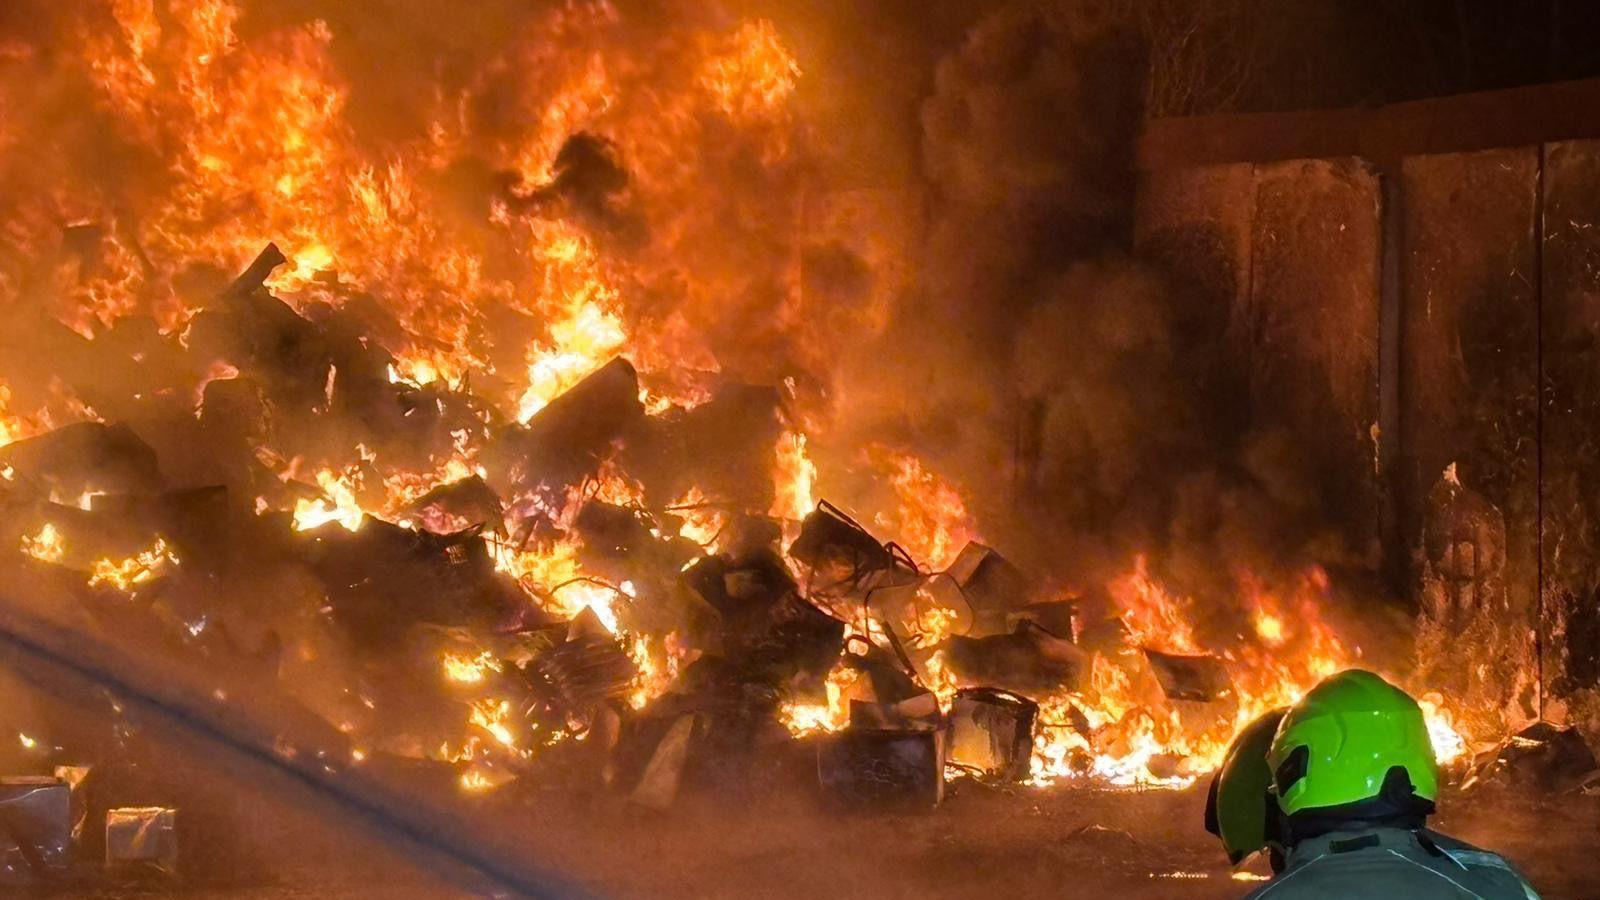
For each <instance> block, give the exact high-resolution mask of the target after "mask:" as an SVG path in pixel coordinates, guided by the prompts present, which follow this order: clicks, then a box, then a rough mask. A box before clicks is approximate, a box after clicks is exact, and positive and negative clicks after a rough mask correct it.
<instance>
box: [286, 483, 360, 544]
mask: <svg viewBox="0 0 1600 900" xmlns="http://www.w3.org/2000/svg"><path fill="white" fill-rule="evenodd" d="M316 479H317V487H318V489H319V490H320V491H321V494H320V496H317V497H314V498H302V499H301V500H299V501H298V502H296V503H295V507H294V527H295V530H296V531H309V530H311V529H313V528H320V527H322V526H323V525H326V524H328V523H329V522H338V523H339V525H340V526H342V527H344V528H345V529H347V530H349V531H356V530H359V529H360V528H361V520H362V519H363V518H365V517H366V511H365V510H363V509H362V508H361V503H360V501H358V500H357V499H356V491H357V489H358V487H359V481H360V475H359V474H357V473H352V472H343V473H341V472H335V471H332V470H330V469H323V470H321V471H319V472H317V474H316Z"/></svg>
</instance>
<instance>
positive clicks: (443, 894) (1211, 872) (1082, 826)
mask: <svg viewBox="0 0 1600 900" xmlns="http://www.w3.org/2000/svg"><path fill="white" fill-rule="evenodd" d="M1203 804H1204V795H1203V792H1202V791H1200V790H1199V789H1191V790H1188V791H1183V792H1173V791H1144V792H1133V791H1113V790H1108V789H1103V788H1094V787H1086V786H1071V785H1069V786H1060V787H1055V788H1050V789H1043V790H1036V789H1019V790H1017V791H1015V792H997V791H994V790H991V789H986V788H979V787H977V786H974V785H963V786H958V788H957V790H955V791H954V793H953V795H952V796H951V797H950V798H949V799H948V800H947V802H946V803H945V804H944V805H943V806H942V807H940V808H939V809H938V810H936V811H933V812H931V813H927V814H923V815H892V816H886V815H877V816H848V817H843V818H840V817H834V816H824V815H822V814H821V813H819V812H817V811H815V810H814V809H813V808H811V807H810V806H809V805H808V804H806V803H805V802H802V801H768V802H764V803H762V804H758V805H745V806H741V807H738V808H734V809H729V808H726V807H713V806H702V807H698V808H694V809H689V810H682V811H679V812H675V813H673V814H671V815H653V814H652V815H645V814H640V813H639V812H638V811H636V810H630V809H628V808H626V807H624V806H622V805H620V804H617V803H615V802H613V801H609V800H606V801H599V802H597V801H595V800H594V799H593V798H590V799H585V800H579V799H577V798H562V797H545V798H540V799H539V800H538V802H537V803H535V804H533V805H532V806H529V807H528V808H526V809H525V810H524V811H523V812H524V814H523V815H520V816H516V817H515V818H516V819H520V820H522V821H523V822H524V823H525V824H522V825H521V826H520V828H521V830H519V831H518V833H516V835H515V837H516V838H517V839H518V841H519V843H525V846H527V847H528V848H529V852H530V854H537V855H538V856H539V857H540V858H542V859H543V860H545V861H546V862H547V863H548V864H549V865H550V866H552V867H553V868H556V869H558V870H559V871H562V872H564V873H566V874H568V875H569V876H570V877H571V878H573V879H574V880H576V881H577V882H578V883H580V884H582V885H584V886H585V887H586V888H587V889H588V890H589V891H591V892H592V893H593V894H594V895H596V896H600V897H619V898H708V897H730V898H731V897H740V898H809V897H826V898H829V900H848V898H899V897H906V898H912V897H915V898H919V900H932V898H952V900H960V898H974V900H976V898H985V900H992V898H995V897H1002V898H1005V900H1025V898H1034V897H1039V898H1044V897H1050V898H1059V897H1071V896H1080V897H1120V898H1140V897H1149V898H1167V897H1172V898H1193V900H1211V898H1232V897H1238V896H1240V895H1242V894H1244V893H1246V892H1247V891H1248V890H1250V889H1251V888H1253V887H1255V886H1256V883H1255V882H1250V881H1243V880H1238V879H1236V878H1235V877H1233V873H1231V872H1230V870H1229V869H1228V867H1227V865H1226V862H1225V860H1224V859H1223V857H1222V855H1221V853H1220V851H1219V850H1218V848H1217V847H1216V845H1215V844H1214V843H1213V842H1212V839H1211V837H1210V836H1209V835H1207V834H1205V833H1204V831H1203V830H1202V829H1201V825H1200V822H1201V810H1202V808H1203ZM1443 806H1444V810H1445V812H1444V814H1443V815H1441V816H1440V817H1439V819H1438V820H1437V824H1438V826H1439V827H1440V828H1441V829H1442V830H1444V831H1447V832H1449V833H1451V834H1454V835H1456V836H1458V837H1461V838H1463V839H1466V840H1469V841H1472V842H1474V843H1477V844H1480V845H1483V846H1486V847H1491V848H1494V849H1496V850H1499V851H1501V852H1502V853H1504V854H1505V855H1506V856H1508V857H1510V858H1511V859H1512V860H1513V861H1514V862H1515V863H1517V865H1519V866H1520V867H1521V868H1522V869H1523V870H1524V871H1525V872H1526V874H1527V875H1528V877H1529V878H1530V880H1531V881H1532V882H1533V884H1534V885H1535V886H1536V887H1537V888H1538V889H1539V890H1540V891H1541V892H1542V894H1543V896H1545V897H1546V898H1553V900H1591V898H1600V877H1597V876H1596V875H1595V874H1593V872H1594V870H1593V868H1592V866H1593V862H1592V860H1593V852H1594V851H1593V847H1594V844H1595V838H1596V836H1597V835H1600V798H1593V797H1562V798H1553V799H1544V800H1539V801H1535V800H1532V799H1529V798H1526V797H1524V798H1515V797H1507V796H1494V797H1489V796H1472V797H1466V796H1459V795H1456V796H1450V797H1447V798H1446V799H1445V801H1444V804H1443ZM501 827H505V828H513V827H516V826H515V825H514V824H513V823H512V821H510V819H508V821H506V822H505V823H504V824H503V825H502V826H501ZM290 846H291V847H292V840H291V841H290ZM286 849H288V848H286ZM299 849H302V850H303V851H304V852H303V853H296V854H291V859H295V860H297V862H293V863H283V864H281V865H278V866H275V867H274V870H273V874H272V875H270V876H267V877H265V878H256V877H252V878H250V879H248V880H247V881H245V882H244V883H242V884H239V885H236V886H231V887H226V888H223V887H205V886H202V885H190V886H188V887H184V888H181V889H179V890H177V891H176V892H175V893H176V894H177V895H180V896H185V897H192V898H205V900H211V898H215V900H300V898H329V900H346V898H350V900H353V898H394V900H425V898H426V900H432V898H457V897H461V898H465V897H471V896H475V895H476V896H481V894H476V893H475V892H473V891H471V890H469V889H464V888H461V887H457V886H451V885H448V884H446V883H445V882H443V881H441V880H439V879H438V878H436V877H434V876H432V875H429V874H427V873H425V872H423V871H421V870H420V869H419V868H418V867H416V866H414V865H411V864H409V863H407V862H406V861H405V860H404V859H401V858H396V857H395V856H392V855H389V854H387V853H385V852H383V851H381V850H379V849H376V848H374V847H372V846H367V847H365V848H357V847H342V846H337V845H336V844H328V843H326V842H321V841H320V839H319V843H318V845H317V846H306V847H304V848H299ZM1250 871H1252V872H1255V873H1259V872H1261V871H1263V870H1262V869H1261V868H1260V867H1259V866H1256V867H1254V868H1252V869H1251V870H1250ZM162 893H166V892H165V891H163V892H162ZM54 896H74V897H96V898H113V897H127V896H150V894H149V893H148V892H141V891H132V890H128V889H109V888H99V889H92V890H91V889H76V890H68V891H65V892H62V891H56V892H54Z"/></svg>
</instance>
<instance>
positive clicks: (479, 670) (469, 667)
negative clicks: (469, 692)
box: [443, 650, 500, 684]
mask: <svg viewBox="0 0 1600 900" xmlns="http://www.w3.org/2000/svg"><path fill="white" fill-rule="evenodd" d="M443 664H444V676H445V677H446V678H448V679H449V680H451V681H454V682H458V683H460V684H481V683H482V682H483V681H484V680H485V679H487V678H488V677H489V673H490V672H498V671H500V661H499V660H498V659H495V658H494V654H492V653H490V652H489V651H487V650H485V651H483V652H482V653H479V654H478V655H477V656H464V655H462V654H459V653H446V654H445V655H444V659H443Z"/></svg>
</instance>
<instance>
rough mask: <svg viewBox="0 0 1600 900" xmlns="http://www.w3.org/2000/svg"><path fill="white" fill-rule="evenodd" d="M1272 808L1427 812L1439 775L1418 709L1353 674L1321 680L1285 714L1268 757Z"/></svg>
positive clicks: (1376, 680)
mask: <svg viewBox="0 0 1600 900" xmlns="http://www.w3.org/2000/svg"><path fill="white" fill-rule="evenodd" d="M1268 763H1269V764H1270V765H1271V766H1272V771H1273V773H1274V781H1275V783H1276V788H1277V794H1278V806H1279V808H1280V809H1282V810H1283V812H1284V814H1285V815H1287V816H1290V817H1291V821H1293V817H1295V816H1296V815H1297V814H1301V813H1309V814H1314V815H1317V816H1321V817H1329V818H1376V817H1378V816H1380V815H1387V814H1396V813H1417V812H1420V813H1423V814H1427V813H1430V812H1432V811H1433V801H1434V800H1435V799H1437V798H1438V796H1439V771H1438V766H1437V764H1436V763H1435V762H1434V758H1433V744H1432V743H1431V742H1430V741H1429V740H1428V726H1427V723H1426V722H1425V721H1424V720H1423V717H1422V709H1421V707H1419V706H1417V701H1415V700H1413V699H1411V695H1409V694H1407V693H1406V692H1405V691H1402V690H1401V689H1399V688H1397V687H1395V686H1394V685H1392V684H1390V683H1389V682H1387V681H1384V680H1383V679H1382V678H1381V677H1379V676H1377V675H1374V674H1373V673H1371V672H1365V671H1362V670H1360V669H1351V670H1349V671H1345V672H1340V673H1339V674H1337V675H1333V676H1331V677H1329V678H1326V679H1324V680H1323V682H1322V683H1321V684H1319V685H1317V686H1316V687H1315V688H1313V689H1312V690H1311V692H1310V693H1309V694H1306V695H1305V697H1304V698H1302V699H1301V701H1300V702H1299V703H1297V704H1295V705H1294V707H1293V708H1292V709H1290V710H1289V713H1288V715H1286V716H1284V718H1283V722H1282V723H1281V724H1279V726H1278V733H1277V736H1276V737H1275V738H1274V739H1273V741H1272V750H1271V752H1270V753H1269V754H1268Z"/></svg>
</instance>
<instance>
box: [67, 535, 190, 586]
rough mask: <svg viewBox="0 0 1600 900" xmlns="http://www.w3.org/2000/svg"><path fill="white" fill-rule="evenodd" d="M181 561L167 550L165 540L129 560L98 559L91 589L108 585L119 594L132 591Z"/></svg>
mask: <svg viewBox="0 0 1600 900" xmlns="http://www.w3.org/2000/svg"><path fill="white" fill-rule="evenodd" d="M177 563H178V558H177V556H175V555H174V554H173V553H172V550H171V549H170V548H168V547H167V542H166V540H164V539H162V538H156V542H155V544H154V545H152V546H151V547H150V549H148V550H145V551H143V552H141V553H139V554H137V555H135V556H131V557H128V558H127V559H117V560H113V559H97V560H95V562H94V565H93V567H92V568H91V569H90V572H89V584H90V585H91V586H95V587H98V586H101V585H104V586H108V587H112V588H116V589H117V590H119V591H130V590H132V589H134V588H135V587H138V586H139V585H141V584H144V583H146V582H148V581H150V580H152V579H154V578H156V577H157V576H159V575H161V574H162V573H163V572H164V571H166V569H167V568H168V567H170V566H174V565H177Z"/></svg>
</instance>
